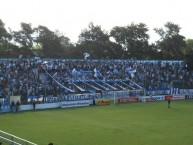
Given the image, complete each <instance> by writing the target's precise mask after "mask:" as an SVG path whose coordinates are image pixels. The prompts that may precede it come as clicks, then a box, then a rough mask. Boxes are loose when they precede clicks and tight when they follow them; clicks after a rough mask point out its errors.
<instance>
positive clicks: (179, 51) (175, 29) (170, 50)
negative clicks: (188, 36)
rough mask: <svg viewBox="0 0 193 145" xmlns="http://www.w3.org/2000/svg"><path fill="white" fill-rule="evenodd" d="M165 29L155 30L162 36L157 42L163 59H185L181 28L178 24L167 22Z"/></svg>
mask: <svg viewBox="0 0 193 145" xmlns="http://www.w3.org/2000/svg"><path fill="white" fill-rule="evenodd" d="M164 26H165V30H164V29H163V28H155V29H154V30H155V32H156V33H157V34H158V35H159V36H160V39H159V40H158V41H157V42H156V47H157V50H158V51H159V53H160V54H162V57H161V59H183V57H184V53H183V49H184V48H185V41H184V38H185V37H184V36H182V35H180V34H179V32H180V29H181V28H180V27H179V25H177V24H173V23H171V22H167V23H166V24H165V25H164Z"/></svg>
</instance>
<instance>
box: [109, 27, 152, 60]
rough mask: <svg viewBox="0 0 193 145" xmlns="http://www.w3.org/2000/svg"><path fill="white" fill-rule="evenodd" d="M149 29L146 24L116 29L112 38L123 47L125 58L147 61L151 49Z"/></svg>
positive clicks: (111, 33)
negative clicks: (148, 51) (149, 48)
mask: <svg viewBox="0 0 193 145" xmlns="http://www.w3.org/2000/svg"><path fill="white" fill-rule="evenodd" d="M147 32H148V28H147V26H146V25H145V24H144V23H139V24H134V23H131V25H128V26H125V27H118V26H116V27H114V28H113V29H112V30H111V32H110V36H112V37H113V38H114V39H115V41H116V42H117V43H118V44H119V45H121V46H122V49H123V51H124V52H125V54H126V55H125V58H138V59H145V58H146V57H147V53H146V52H147V49H148V47H149V44H148V39H149V35H148V34H147Z"/></svg>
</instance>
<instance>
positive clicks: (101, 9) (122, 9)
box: [0, 0, 193, 42]
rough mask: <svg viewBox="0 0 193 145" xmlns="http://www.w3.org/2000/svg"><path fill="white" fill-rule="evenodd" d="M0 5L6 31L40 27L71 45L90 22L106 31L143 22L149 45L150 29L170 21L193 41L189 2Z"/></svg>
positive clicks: (12, 0) (17, 1)
mask: <svg viewBox="0 0 193 145" xmlns="http://www.w3.org/2000/svg"><path fill="white" fill-rule="evenodd" d="M0 4H1V7H0V19H1V20H2V21H3V22H4V23H5V26H6V27H10V28H11V29H12V30H19V29H20V23H21V22H25V23H31V24H32V27H36V26H38V25H44V26H46V27H48V28H49V29H51V30H52V31H54V30H59V31H60V32H62V33H64V34H65V36H67V37H69V38H70V39H71V41H72V42H76V41H77V40H78V35H79V34H80V33H81V30H83V29H85V28H87V27H88V24H89V22H91V21H92V22H93V23H94V24H95V25H101V27H102V29H105V30H107V31H110V30H111V29H112V28H113V27H114V26H126V25H128V24H131V23H132V22H134V23H140V22H143V23H145V24H146V25H147V26H148V27H149V30H150V32H149V34H150V38H151V41H155V40H157V39H158V36H157V34H155V33H154V31H153V28H160V27H164V24H165V23H166V22H168V21H170V22H173V23H175V24H178V25H179V26H180V27H181V28H182V29H181V34H182V35H183V36H185V37H186V38H187V39H188V38H192V39H193V8H192V6H193V1H192V0H0Z"/></svg>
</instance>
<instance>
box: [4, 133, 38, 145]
mask: <svg viewBox="0 0 193 145" xmlns="http://www.w3.org/2000/svg"><path fill="white" fill-rule="evenodd" d="M0 142H2V143H6V144H10V145H37V144H35V143H32V142H30V141H28V140H25V139H22V138H19V137H17V136H14V135H12V134H9V133H7V132H4V131H2V130H0Z"/></svg>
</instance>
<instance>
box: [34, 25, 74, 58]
mask: <svg viewBox="0 0 193 145" xmlns="http://www.w3.org/2000/svg"><path fill="white" fill-rule="evenodd" d="M35 31H36V35H37V38H36V41H35V42H36V43H38V44H39V46H42V49H41V50H42V54H41V56H42V57H52V58H62V57H64V48H65V47H70V46H71V45H70V39H69V38H68V37H65V36H63V35H62V34H60V33H59V32H58V31H56V32H53V31H51V30H49V29H48V28H47V27H45V26H38V27H37V28H35Z"/></svg>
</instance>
